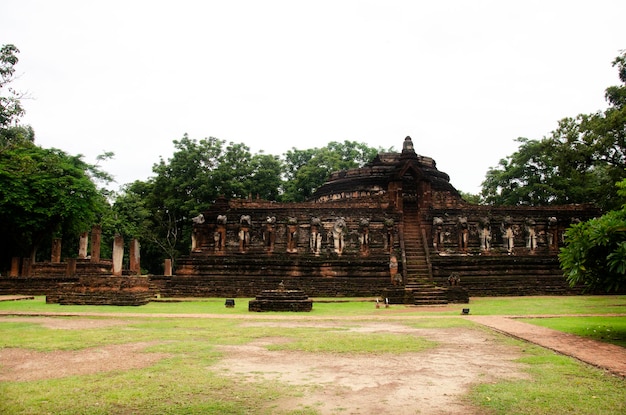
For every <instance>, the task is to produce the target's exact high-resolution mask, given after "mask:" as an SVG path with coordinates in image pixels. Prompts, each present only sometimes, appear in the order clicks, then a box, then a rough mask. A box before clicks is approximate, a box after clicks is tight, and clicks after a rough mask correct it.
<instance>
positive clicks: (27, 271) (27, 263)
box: [22, 258, 33, 277]
mask: <svg viewBox="0 0 626 415" xmlns="http://www.w3.org/2000/svg"><path fill="white" fill-rule="evenodd" d="M32 265H33V263H32V261H31V260H30V258H22V277H30V275H31V273H32V271H33V267H32Z"/></svg>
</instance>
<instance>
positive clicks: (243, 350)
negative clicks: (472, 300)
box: [214, 322, 526, 414]
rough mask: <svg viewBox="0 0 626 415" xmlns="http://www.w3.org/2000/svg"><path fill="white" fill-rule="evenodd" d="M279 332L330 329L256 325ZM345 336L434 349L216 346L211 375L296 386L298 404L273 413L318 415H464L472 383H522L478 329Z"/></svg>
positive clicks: (379, 327) (504, 354)
mask: <svg viewBox="0 0 626 415" xmlns="http://www.w3.org/2000/svg"><path fill="white" fill-rule="evenodd" d="M248 324H250V325H275V326H280V327H315V326H318V327H338V326H339V325H340V324H341V323H332V322H318V323H314V322H306V323H304V324H300V323H297V322H256V323H248ZM350 330H354V331H359V332H371V333H392V334H393V333H403V334H406V333H411V334H414V335H416V336H420V337H425V338H427V339H430V340H434V341H436V342H438V343H439V346H437V347H436V348H434V349H430V350H427V351H424V352H419V353H404V354H384V355H372V354H326V353H306V352H293V351H268V350H267V348H266V347H267V345H269V344H275V343H277V342H281V341H284V339H276V338H267V339H262V340H258V341H256V342H254V343H250V344H247V345H243V346H224V347H222V348H221V350H222V351H223V352H224V353H225V357H224V359H222V360H221V361H220V363H219V364H218V365H217V366H216V367H215V368H214V369H215V370H219V371H221V372H222V373H224V374H225V375H226V376H234V377H238V378H241V377H243V378H245V379H247V380H249V381H280V382H285V383H287V384H293V385H299V386H304V387H305V389H306V391H307V392H306V393H305V394H304V396H302V397H297V398H283V399H281V400H280V401H279V402H274V403H273V404H274V405H276V408H277V409H279V410H295V409H302V408H306V407H309V408H313V409H315V410H317V411H319V412H320V413H323V414H337V413H341V414H372V413H394V414H472V413H476V412H475V408H473V407H472V406H471V405H469V403H467V402H466V401H464V398H463V396H464V395H465V394H466V393H467V392H468V390H469V388H470V386H471V385H473V384H475V383H477V382H491V381H497V380H499V379H513V378H525V377H526V375H525V374H524V372H523V366H522V365H521V364H519V363H516V362H515V359H517V358H518V357H519V356H520V353H519V351H518V350H517V349H516V348H515V347H511V346H507V345H505V344H504V343H503V342H502V341H500V340H498V337H497V335H494V334H492V333H489V332H486V331H484V330H480V329H467V328H454V329H417V328H411V327H408V326H404V325H402V324H394V323H361V324H359V325H357V326H354V327H351V328H350Z"/></svg>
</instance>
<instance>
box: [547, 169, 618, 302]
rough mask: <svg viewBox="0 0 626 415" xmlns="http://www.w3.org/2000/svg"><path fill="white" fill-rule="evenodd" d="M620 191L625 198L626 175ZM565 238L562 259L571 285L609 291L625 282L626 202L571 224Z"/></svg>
mask: <svg viewBox="0 0 626 415" xmlns="http://www.w3.org/2000/svg"><path fill="white" fill-rule="evenodd" d="M617 193H618V195H619V196H620V197H621V198H622V200H624V199H626V179H624V180H622V181H621V182H619V183H618V192H617ZM565 242H566V245H565V247H563V248H561V252H560V254H559V260H560V263H561V268H562V269H563V271H564V272H565V275H566V277H567V280H568V281H569V283H570V285H572V286H575V285H579V284H581V285H584V286H585V287H586V288H587V289H588V290H605V291H607V292H608V291H617V290H619V289H620V288H621V287H624V286H625V285H626V204H623V205H622V208H621V209H620V210H614V211H610V212H608V213H606V214H604V215H602V216H601V217H599V218H595V219H591V220H588V221H586V222H581V223H579V224H576V225H574V226H572V227H570V228H569V229H568V230H567V231H566V233H565Z"/></svg>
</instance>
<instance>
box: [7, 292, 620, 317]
mask: <svg viewBox="0 0 626 415" xmlns="http://www.w3.org/2000/svg"><path fill="white" fill-rule="evenodd" d="M315 300H318V301H314V303H313V310H312V311H311V312H310V313H307V315H311V316H319V317H334V316H337V317H345V316H373V317H379V316H383V317H384V316H420V315H423V316H433V315H440V316H452V315H459V314H460V313H461V309H463V308H470V310H471V314H473V315H498V314H506V315H520V316H524V315H537V314H577V315H580V314H608V313H623V314H626V296H624V295H622V296H619V295H607V296H558V297H543V296H540V297H479V298H471V299H470V303H469V304H451V305H448V306H446V307H435V308H428V310H427V311H425V310H424V309H423V308H420V307H414V306H404V305H399V304H394V305H391V306H390V307H389V308H384V307H383V308H379V309H377V308H375V302H374V299H370V300H369V301H350V299H344V301H341V300H338V299H315ZM248 301H250V299H249V298H236V299H235V307H234V308H227V307H225V305H224V302H225V299H223V298H202V299H194V300H193V301H183V302H151V303H149V304H146V305H143V306H138V307H118V306H77V305H65V306H64V305H59V304H46V302H45V297H35V299H34V300H23V301H0V311H9V310H10V311H17V312H20V311H21V312H34V313H45V312H58V313H76V312H89V313H116V314H126V313H136V314H151V313H157V314H223V315H250V312H249V311H248ZM338 301H339V302H338ZM258 314H267V315H271V314H281V315H289V314H290V313H273V312H270V313H258ZM292 314H296V313H292Z"/></svg>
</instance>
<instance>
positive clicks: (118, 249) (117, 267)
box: [113, 234, 124, 277]
mask: <svg viewBox="0 0 626 415" xmlns="http://www.w3.org/2000/svg"><path fill="white" fill-rule="evenodd" d="M123 260H124V238H123V237H122V235H119V234H117V235H115V240H114V241H113V275H115V276H116V277H121V276H122V263H123Z"/></svg>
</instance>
